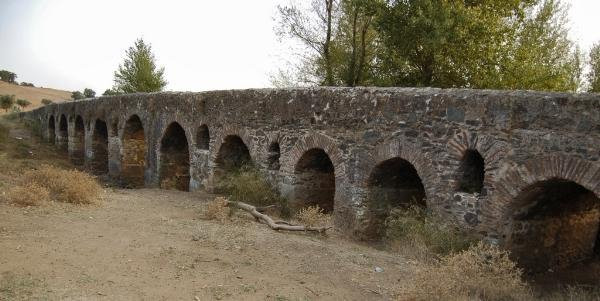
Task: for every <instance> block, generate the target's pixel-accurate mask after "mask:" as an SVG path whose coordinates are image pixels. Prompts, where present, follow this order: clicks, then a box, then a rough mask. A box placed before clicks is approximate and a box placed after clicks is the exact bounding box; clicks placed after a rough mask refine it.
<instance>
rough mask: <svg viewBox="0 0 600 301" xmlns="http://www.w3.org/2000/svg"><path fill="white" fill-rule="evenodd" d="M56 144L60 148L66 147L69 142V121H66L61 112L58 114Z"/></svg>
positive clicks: (65, 148) (64, 148)
mask: <svg viewBox="0 0 600 301" xmlns="http://www.w3.org/2000/svg"><path fill="white" fill-rule="evenodd" d="M56 142H57V143H58V146H59V147H60V149H62V150H65V151H66V150H67V149H68V143H69V123H68V122H67V117H66V116H65V115H64V114H62V115H60V120H59V121H58V137H57V139H56Z"/></svg>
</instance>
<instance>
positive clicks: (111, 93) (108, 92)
mask: <svg viewBox="0 0 600 301" xmlns="http://www.w3.org/2000/svg"><path fill="white" fill-rule="evenodd" d="M119 94H121V93H119V92H117V91H115V90H113V89H106V90H105V91H104V93H102V96H112V95H119Z"/></svg>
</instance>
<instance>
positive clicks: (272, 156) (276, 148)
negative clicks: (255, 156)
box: [267, 141, 281, 171]
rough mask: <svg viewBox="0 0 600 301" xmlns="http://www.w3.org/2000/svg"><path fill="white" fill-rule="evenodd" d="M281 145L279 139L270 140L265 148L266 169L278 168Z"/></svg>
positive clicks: (279, 165)
mask: <svg viewBox="0 0 600 301" xmlns="http://www.w3.org/2000/svg"><path fill="white" fill-rule="evenodd" d="M280 158H281V147H280V145H279V141H272V142H271V143H270V144H269V147H268V149H267V169H268V170H274V171H276V170H279V168H280V167H281V163H280V162H279V159H280Z"/></svg>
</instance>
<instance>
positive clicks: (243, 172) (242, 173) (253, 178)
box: [217, 166, 289, 216]
mask: <svg viewBox="0 0 600 301" xmlns="http://www.w3.org/2000/svg"><path fill="white" fill-rule="evenodd" d="M217 189H218V191H221V192H223V193H225V194H226V195H227V196H228V199H229V200H230V201H232V202H244V203H248V204H251V205H254V206H269V205H277V206H278V207H279V208H280V211H281V212H280V214H281V215H282V216H289V208H288V205H287V200H286V199H284V198H282V197H281V196H280V195H279V193H278V192H277V190H276V189H275V188H274V187H273V186H271V184H270V183H269V182H268V181H267V180H266V179H265V178H264V177H263V175H262V174H261V173H260V172H259V171H258V170H257V169H255V168H253V167H252V166H244V167H242V168H240V169H239V170H237V171H233V172H230V173H229V175H228V176H227V177H226V178H225V179H224V180H223V181H222V182H221V183H219V185H218V187H217Z"/></svg>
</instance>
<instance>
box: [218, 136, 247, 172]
mask: <svg viewBox="0 0 600 301" xmlns="http://www.w3.org/2000/svg"><path fill="white" fill-rule="evenodd" d="M248 164H252V157H251V156H250V150H249V149H248V146H247V145H246V143H244V140H243V139H242V138H241V137H240V136H238V135H228V136H225V137H224V138H223V143H221V145H220V146H219V150H218V152H217V154H216V158H215V176H216V179H217V180H220V178H221V177H222V176H224V175H226V174H227V173H229V172H233V171H236V170H238V169H240V168H242V167H243V166H245V165H248Z"/></svg>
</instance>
